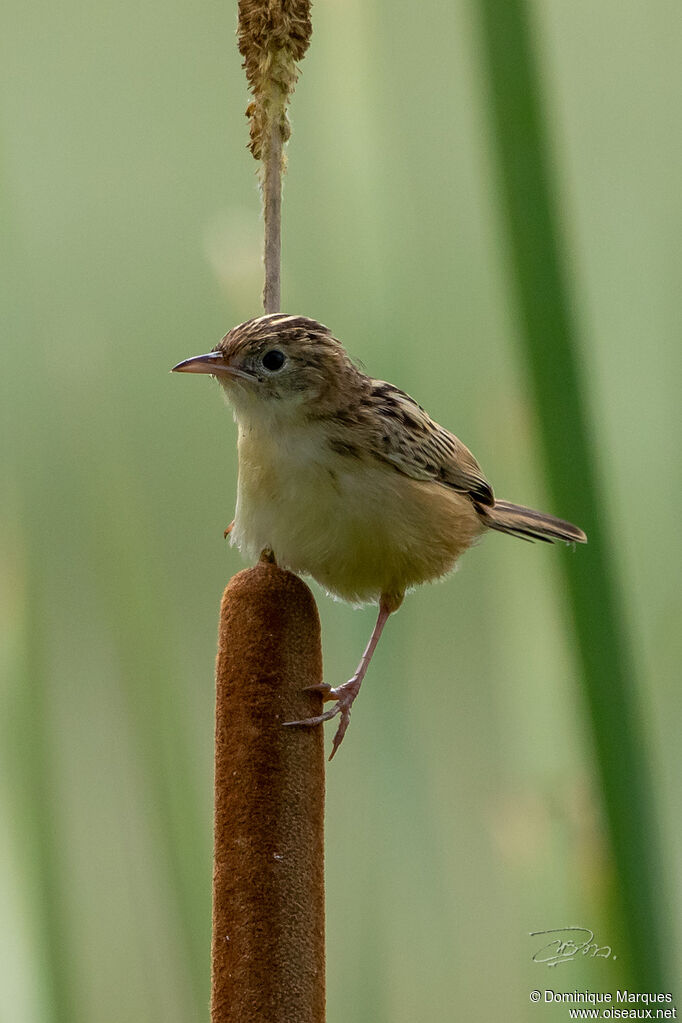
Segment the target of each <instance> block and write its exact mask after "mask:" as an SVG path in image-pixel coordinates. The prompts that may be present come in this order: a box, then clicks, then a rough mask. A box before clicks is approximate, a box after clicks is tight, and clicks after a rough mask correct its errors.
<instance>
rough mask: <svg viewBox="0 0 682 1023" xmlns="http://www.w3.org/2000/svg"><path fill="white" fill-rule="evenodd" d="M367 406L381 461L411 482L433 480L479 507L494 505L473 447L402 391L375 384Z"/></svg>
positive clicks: (492, 496) (366, 420) (367, 400)
mask: <svg viewBox="0 0 682 1023" xmlns="http://www.w3.org/2000/svg"><path fill="white" fill-rule="evenodd" d="M366 408H367V417H366V419H365V423H366V424H367V426H368V427H369V429H370V431H371V433H372V449H373V451H374V452H375V454H376V456H377V457H378V458H380V459H381V460H382V461H385V462H389V463H390V464H391V465H393V466H395V468H396V469H398V470H399V471H400V472H402V473H404V474H405V475H406V476H411V477H412V478H413V479H417V480H434V481H435V482H437V483H442V484H444V485H445V486H448V487H452V489H453V490H457V491H459V492H460V493H463V494H468V495H469V496H470V497H471V498H472V500H474V501H476V502H477V503H478V504H483V505H493V504H494V503H495V497H494V495H493V491H492V487H491V486H490V484H489V483H488V481H487V480H486V478H485V476H484V475H483V472H482V471H481V467H480V465H479V464H478V462H477V461H476V459H475V458H474V456H473V455H472V454H471V452H470V451H469V449H468V448H467V447H466V446H465V445H464V444H462V442H461V440H459V439H458V438H457V437H455V436H454V434H452V433H449V432H448V431H447V430H444V429H443V427H442V426H439V425H438V423H435V422H434V421H433V419H431V417H430V416H429V415H428V414H427V413H426V412H425V411H424V409H423V408H422V407H421V405H418V404H417V402H416V401H415V400H414V399H413V398H410V396H409V395H408V394H405V392H404V391H401V390H399V388H397V387H393V386H392V384H387V383H385V382H384V381H382V380H373V381H372V387H371V390H370V392H369V396H368V399H366Z"/></svg>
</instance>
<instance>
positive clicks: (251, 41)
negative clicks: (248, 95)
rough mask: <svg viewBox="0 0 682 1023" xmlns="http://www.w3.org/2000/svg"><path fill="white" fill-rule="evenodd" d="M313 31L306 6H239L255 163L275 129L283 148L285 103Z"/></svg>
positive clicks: (247, 2)
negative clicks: (276, 126)
mask: <svg viewBox="0 0 682 1023" xmlns="http://www.w3.org/2000/svg"><path fill="white" fill-rule="evenodd" d="M312 31H313V26H312V22H311V20H310V0H239V28H238V37H239V52H240V53H241V55H242V56H243V58H244V65H243V66H244V68H245V70H246V77H247V79H248V82H249V88H250V89H251V92H252V94H253V100H252V101H251V103H249V105H248V107H247V109H246V114H247V117H248V118H249V119H250V122H251V125H250V134H251V141H250V143H249V149H250V150H251V152H252V153H253V155H254V157H255V158H256V160H261V159H263V158H264V156H265V151H266V148H267V140H268V139H269V137H270V130H271V127H272V126H273V125H274V124H279V130H280V135H281V139H282V141H283V142H286V140H287V139H288V138H289V135H290V128H289V121H288V119H287V114H286V108H287V103H288V100H289V96H290V95H291V93H292V92H293V91H294V87H295V85H296V81H297V79H298V68H297V66H296V62H297V61H299V60H302V59H303V56H304V55H305V52H306V50H307V49H308V45H309V43H310V37H311V35H312Z"/></svg>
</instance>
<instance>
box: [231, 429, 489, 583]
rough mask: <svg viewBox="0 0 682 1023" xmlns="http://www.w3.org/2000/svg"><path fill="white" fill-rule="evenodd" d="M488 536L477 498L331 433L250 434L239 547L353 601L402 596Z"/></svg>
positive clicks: (242, 475)
mask: <svg viewBox="0 0 682 1023" xmlns="http://www.w3.org/2000/svg"><path fill="white" fill-rule="evenodd" d="M482 531H483V526H482V524H481V520H480V518H479V516H478V514H477V513H476V511H475V509H474V506H473V504H472V503H471V501H470V500H469V499H468V498H467V497H465V496H463V495H461V494H458V493H456V492H455V491H452V490H449V489H448V488H447V487H445V486H442V485H440V484H437V483H433V482H429V481H422V480H413V479H410V478H408V477H406V476H404V475H402V474H401V473H400V472H398V471H397V470H394V469H393V468H392V467H390V466H387V465H385V464H383V463H381V462H379V461H377V460H375V459H372V458H370V457H367V458H363V457H361V456H358V455H357V453H341V452H340V451H338V450H332V449H331V448H330V447H329V446H328V445H327V443H326V441H325V436H324V432H323V430H322V428H321V427H320V428H319V429H318V428H317V427H312V428H311V427H310V425H308V426H306V428H305V429H300V430H290V431H286V432H283V433H280V434H278V435H276V434H274V433H268V434H266V433H264V432H262V431H259V432H254V431H253V430H243V429H240V435H239V485H238V495H237V510H236V515H235V527H234V530H233V532H232V536H231V539H232V542H233V543H236V544H237V546H238V547H239V548H240V550H241V551H242V552H243V553H244V554H246V555H247V556H249V557H251V558H256V557H257V556H258V555H259V553H260V551H261V550H262V549H263V548H264V547H267V546H269V547H271V548H272V549H273V551H274V552H275V556H276V557H277V560H278V562H279V564H281V565H282V566H283V567H285V568H289V569H291V570H292V571H294V572H298V573H301V574H304V575H310V576H312V577H313V578H314V579H316V580H317V581H318V582H319V583H320V584H321V585H323V586H324V587H325V588H326V589H328V590H329V591H330V592H331V593H333V594H336V595H338V596H340V597H342V598H343V599H345V600H350V601H352V602H357V603H363V602H366V601H373V600H377V599H378V598H379V596H380V595H381V594H382V593H391V594H396V595H397V594H401V593H403V592H404V591H405V589H407V588H408V587H410V586H414V585H417V584H418V583H421V582H426V581H428V580H432V579H436V578H438V577H439V576H442V575H443V574H444V573H445V572H447V571H449V570H450V569H451V568H452V567H453V565H454V563H455V561H456V560H457V558H458V557H459V555H460V554H461V553H462V552H463V551H464V550H466V548H467V547H469V546H470V545H471V544H472V543H473V542H474V540H475V539H476V537H477V536H478V535H480V533H481V532H482Z"/></svg>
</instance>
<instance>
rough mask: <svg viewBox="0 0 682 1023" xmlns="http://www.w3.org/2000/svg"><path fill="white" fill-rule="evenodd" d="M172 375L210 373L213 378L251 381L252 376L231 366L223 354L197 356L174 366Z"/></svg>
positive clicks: (212, 353) (211, 353)
mask: <svg viewBox="0 0 682 1023" xmlns="http://www.w3.org/2000/svg"><path fill="white" fill-rule="evenodd" d="M171 373H209V374H210V375H211V376H228V377H241V378H243V379H244V380H251V379H252V377H251V374H250V373H245V372H244V371H243V370H241V369H236V368H235V367H234V366H230V364H229V362H228V361H227V360H226V358H225V356H224V355H223V353H222V352H209V353H208V355H195V356H194V357H193V358H191V359H185V361H184V362H179V363H178V364H177V366H173V368H172V370H171Z"/></svg>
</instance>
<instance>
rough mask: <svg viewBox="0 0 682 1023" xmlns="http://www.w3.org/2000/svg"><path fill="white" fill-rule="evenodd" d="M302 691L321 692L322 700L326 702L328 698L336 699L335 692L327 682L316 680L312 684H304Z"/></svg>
mask: <svg viewBox="0 0 682 1023" xmlns="http://www.w3.org/2000/svg"><path fill="white" fill-rule="evenodd" d="M303 692H304V693H321V694H322V700H323V702H324V703H327V701H328V700H337V699H338V697H337V696H336V692H335V690H334V689H332V687H331V686H330V685H329V683H328V682H316V683H315V685H314V686H306V687H305V688H304V689H303Z"/></svg>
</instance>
